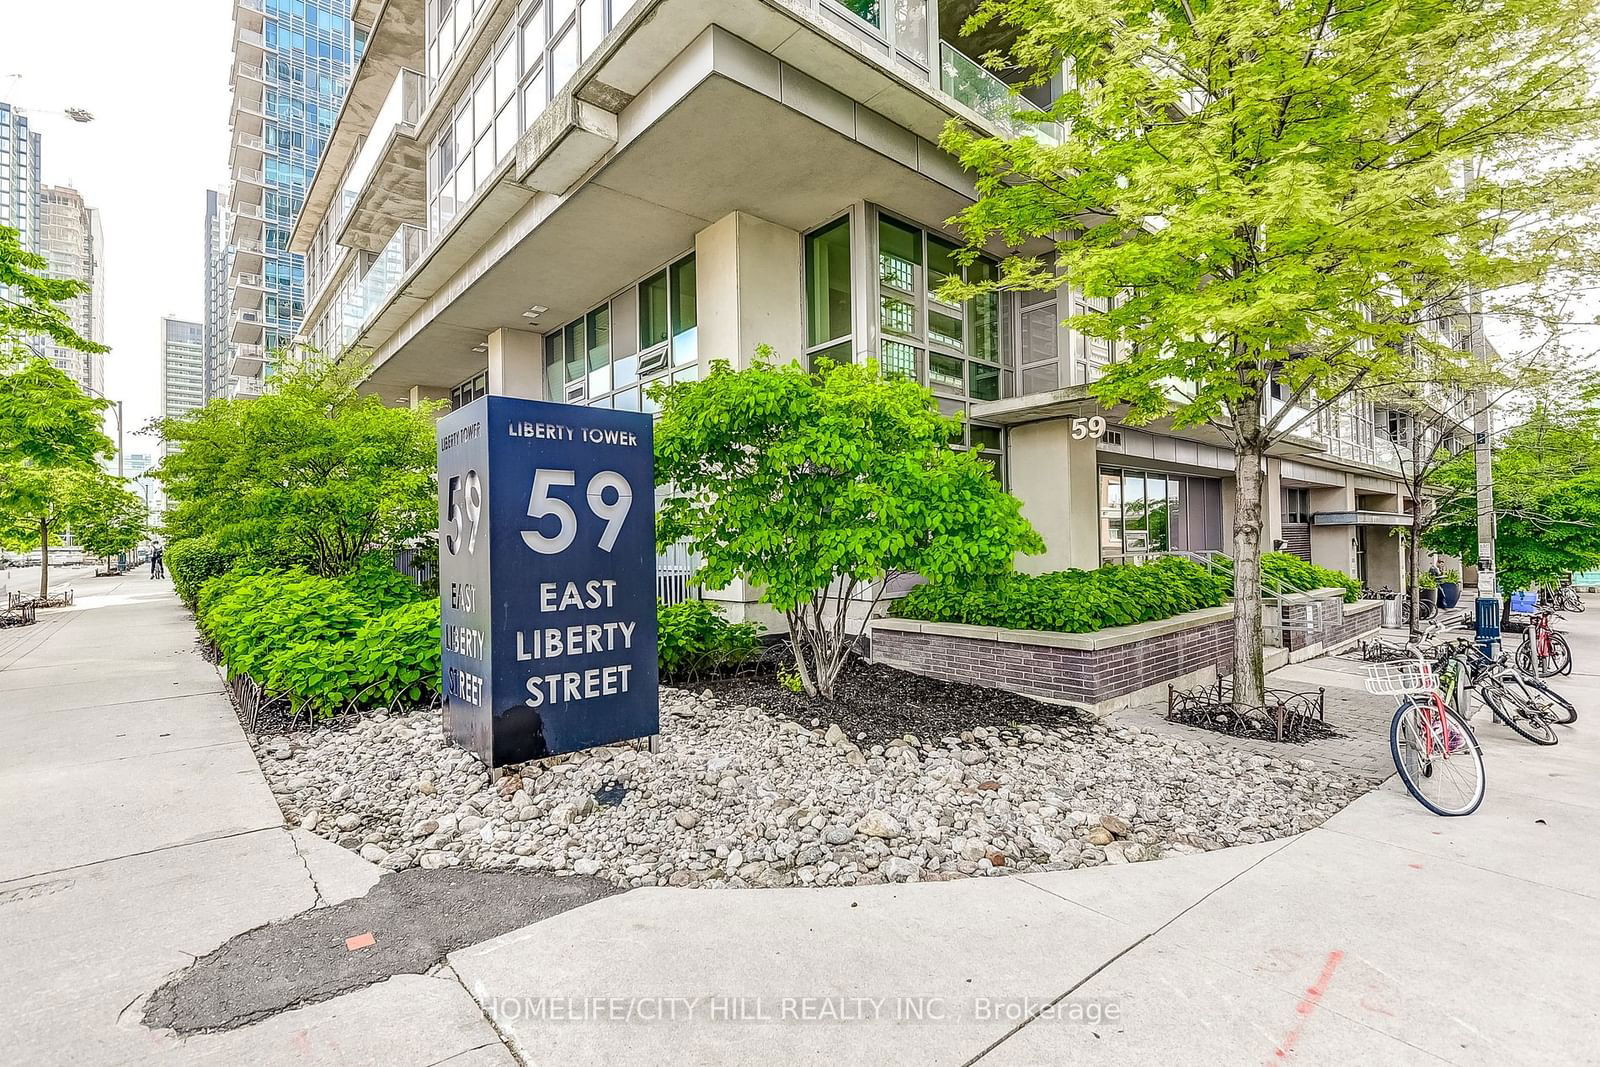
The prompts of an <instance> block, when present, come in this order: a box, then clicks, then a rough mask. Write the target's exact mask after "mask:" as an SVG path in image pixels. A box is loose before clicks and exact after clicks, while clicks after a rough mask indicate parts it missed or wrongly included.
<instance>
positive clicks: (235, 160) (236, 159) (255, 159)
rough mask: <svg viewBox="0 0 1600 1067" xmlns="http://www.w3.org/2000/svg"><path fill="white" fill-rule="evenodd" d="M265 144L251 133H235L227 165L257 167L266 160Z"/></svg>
mask: <svg viewBox="0 0 1600 1067" xmlns="http://www.w3.org/2000/svg"><path fill="white" fill-rule="evenodd" d="M266 154H267V143H266V142H265V141H263V140H262V139H261V138H260V137H258V136H257V135H255V134H253V133H242V132H238V131H235V132H234V135H233V154H232V155H231V156H230V157H229V163H230V164H231V165H232V166H235V167H259V166H261V163H262V161H263V160H264V159H265V158H266Z"/></svg>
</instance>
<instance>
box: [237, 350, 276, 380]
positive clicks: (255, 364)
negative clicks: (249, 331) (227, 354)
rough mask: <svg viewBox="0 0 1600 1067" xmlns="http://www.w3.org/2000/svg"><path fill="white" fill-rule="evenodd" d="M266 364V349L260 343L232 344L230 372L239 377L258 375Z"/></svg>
mask: <svg viewBox="0 0 1600 1067" xmlns="http://www.w3.org/2000/svg"><path fill="white" fill-rule="evenodd" d="M266 365H267V350H266V349H265V348H263V347H262V346H261V345H234V346H233V363H232V365H231V367H230V370H231V372H232V373H233V374H234V375H236V376H237V377H240V378H256V377H259V376H260V374H261V371H262V369H263V368H265V367H266Z"/></svg>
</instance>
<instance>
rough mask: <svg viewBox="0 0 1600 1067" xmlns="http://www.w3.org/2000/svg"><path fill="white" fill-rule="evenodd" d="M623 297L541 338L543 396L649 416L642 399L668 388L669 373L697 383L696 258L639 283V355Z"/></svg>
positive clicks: (675, 378)
mask: <svg viewBox="0 0 1600 1067" xmlns="http://www.w3.org/2000/svg"><path fill="white" fill-rule="evenodd" d="M628 295H629V294H626V293H625V294H622V295H620V296H618V297H617V298H615V303H614V304H613V303H612V302H609V301H608V302H607V303H605V304H602V305H600V306H599V307H597V308H595V309H594V310H593V311H590V312H589V313H588V314H586V315H584V316H583V317H581V318H579V319H576V320H574V321H572V322H569V323H568V324H567V325H566V326H564V327H562V328H561V329H559V330H552V331H551V332H550V333H548V334H546V335H545V341H544V366H545V389H546V395H548V396H550V397H552V398H554V399H558V400H560V399H564V400H566V401H567V402H568V403H581V404H588V405H590V406H591V407H614V408H620V409H622V410H624V411H654V410H655V405H654V404H652V403H651V401H650V398H649V397H647V396H645V395H644V394H645V391H646V390H647V389H649V387H650V386H652V385H654V384H655V383H656V381H658V380H666V375H667V374H668V372H670V374H671V379H670V380H672V381H674V382H680V381H691V380H693V379H695V378H697V377H699V374H700V363H699V360H700V356H699V351H698V348H697V346H696V343H695V340H696V332H697V322H698V313H697V308H696V292H695V268H694V256H693V255H689V256H685V257H683V258H682V259H680V260H678V261H677V262H676V263H673V264H671V265H669V266H667V267H663V268H662V269H661V270H659V271H657V272H656V273H655V274H652V275H651V276H650V277H648V278H646V279H645V280H644V281H642V282H640V283H639V285H638V288H637V291H636V295H637V298H638V303H637V307H638V327H637V328H638V342H639V343H638V347H637V348H635V347H634V344H633V338H634V332H633V331H634V328H635V327H634V321H633V312H632V307H633V306H634V305H633V301H632V300H629V299H626V297H627V296H628ZM674 368H676V369H674Z"/></svg>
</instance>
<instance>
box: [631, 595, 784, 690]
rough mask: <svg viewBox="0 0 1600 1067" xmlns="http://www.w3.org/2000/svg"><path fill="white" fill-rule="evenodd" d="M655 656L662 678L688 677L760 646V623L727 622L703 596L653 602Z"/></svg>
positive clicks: (733, 662) (721, 666)
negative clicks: (654, 613) (699, 598)
mask: <svg viewBox="0 0 1600 1067" xmlns="http://www.w3.org/2000/svg"><path fill="white" fill-rule="evenodd" d="M656 626H657V630H658V632H659V637H658V641H657V645H656V656H657V659H658V661H659V663H660V666H661V676H662V677H663V678H670V679H677V680H690V679H693V678H697V677H699V676H700V675H703V674H708V673H712V672H715V671H718V670H722V669H724V668H727V667H732V666H737V665H738V664H740V663H743V662H745V661H746V660H748V659H749V658H750V657H752V656H754V655H755V654H756V651H757V650H758V649H759V648H760V647H761V625H760V624H759V623H754V622H729V621H728V620H726V619H724V618H723V617H722V611H721V609H720V608H718V607H716V606H715V605H713V604H711V603H709V602H707V601H704V600H685V601H683V602H682V603H680V604H659V605H657V606H656Z"/></svg>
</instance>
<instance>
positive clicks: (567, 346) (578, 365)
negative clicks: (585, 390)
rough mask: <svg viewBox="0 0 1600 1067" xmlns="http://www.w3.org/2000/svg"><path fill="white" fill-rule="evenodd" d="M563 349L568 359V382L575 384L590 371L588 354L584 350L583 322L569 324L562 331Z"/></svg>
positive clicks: (580, 320)
mask: <svg viewBox="0 0 1600 1067" xmlns="http://www.w3.org/2000/svg"><path fill="white" fill-rule="evenodd" d="M561 348H562V351H563V352H564V353H565V354H566V359H567V381H569V382H575V381H577V380H578V379H579V378H581V377H583V376H584V374H585V373H586V372H587V371H588V359H587V355H588V353H587V352H586V351H585V350H584V337H583V320H582V319H579V320H578V321H577V322H574V323H570V324H568V326H567V328H566V329H564V330H562V331H561Z"/></svg>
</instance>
